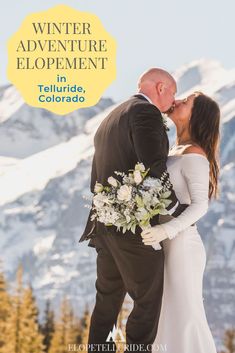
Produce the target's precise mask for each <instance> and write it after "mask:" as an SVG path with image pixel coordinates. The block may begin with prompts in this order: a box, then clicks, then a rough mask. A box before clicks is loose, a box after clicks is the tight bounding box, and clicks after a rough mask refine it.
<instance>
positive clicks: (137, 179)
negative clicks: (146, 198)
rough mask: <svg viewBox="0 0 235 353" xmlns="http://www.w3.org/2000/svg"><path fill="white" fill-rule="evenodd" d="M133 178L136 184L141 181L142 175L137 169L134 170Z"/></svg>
mask: <svg viewBox="0 0 235 353" xmlns="http://www.w3.org/2000/svg"><path fill="white" fill-rule="evenodd" d="M134 180H135V183H136V184H137V185H138V184H140V183H141V181H142V180H143V178H142V175H141V173H140V171H139V170H135V171H134Z"/></svg>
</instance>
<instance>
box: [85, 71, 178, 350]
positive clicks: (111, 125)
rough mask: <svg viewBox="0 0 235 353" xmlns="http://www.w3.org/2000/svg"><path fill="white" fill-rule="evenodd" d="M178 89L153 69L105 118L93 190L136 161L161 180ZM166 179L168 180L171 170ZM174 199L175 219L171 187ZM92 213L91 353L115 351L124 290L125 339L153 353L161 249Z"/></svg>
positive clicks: (99, 132) (99, 136)
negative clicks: (112, 336) (128, 308)
mask: <svg viewBox="0 0 235 353" xmlns="http://www.w3.org/2000/svg"><path fill="white" fill-rule="evenodd" d="M175 93H176V82H175V80H174V79H173V77H172V76H171V75H170V74H169V73H168V72H166V71H164V70H161V69H157V68H153V69H150V70H148V71H147V72H145V73H144V74H143V75H142V76H141V77H140V79H139V82H138V93H137V94H135V95H133V96H132V97H131V98H130V99H129V100H127V101H126V102H124V103H122V104H120V105H119V106H118V107H117V108H115V109H114V110H113V111H112V112H111V113H110V114H109V115H108V116H107V117H106V118H105V119H104V120H103V121H102V123H101V124H100V126H99V128H98V130H97V132H96V135H95V138H94V144H95V155H94V158H93V163H92V173H91V191H92V192H94V186H95V183H96V181H98V182H99V183H101V184H103V185H104V184H107V179H108V177H110V176H115V177H116V175H115V174H114V171H121V172H124V173H127V172H128V170H129V169H133V168H134V166H135V164H136V163H137V162H142V163H143V164H144V166H145V167H146V168H150V174H149V175H150V176H152V177H155V178H161V176H162V174H163V173H164V172H165V171H166V170H167V167H166V161H167V156H168V151H169V141H168V137H167V133H166V128H165V126H164V123H163V118H162V115H161V112H166V111H167V110H169V109H170V108H171V107H173V105H174V101H175V98H174V97H175ZM164 182H166V183H167V182H168V183H169V182H170V181H169V174H168V173H167V175H166V176H165V177H164ZM170 198H171V200H172V202H171V204H170V206H169V207H168V213H169V215H172V216H173V217H176V216H178V215H179V214H180V213H181V212H182V210H183V209H184V208H183V207H182V205H180V204H179V202H178V200H177V198H176V195H175V193H174V190H173V189H172V186H171V197H170ZM91 214H92V211H91V212H90V215H89V218H88V222H87V225H86V228H85V231H84V233H83V235H82V237H81V239H80V240H79V241H80V242H81V241H83V240H88V239H90V242H89V244H88V246H92V247H95V248H96V251H97V280H96V290H97V294H96V304H95V307H94V310H93V313H92V317H91V324H90V332H89V340H88V343H89V344H90V350H89V352H92V351H95V349H97V350H96V351H98V346H99V345H101V344H106V345H107V346H106V347H105V349H103V350H104V351H106V352H108V351H110V352H114V351H115V344H114V343H113V344H110V343H107V342H106V340H107V337H108V335H109V333H110V331H112V330H113V326H114V324H116V321H117V317H118V314H119V311H120V309H121V306H122V303H123V300H124V297H125V295H126V293H128V294H129V295H130V297H131V298H132V299H133V301H134V308H133V310H132V312H131V314H130V315H129V317H128V320H127V324H126V343H127V345H130V346H131V344H141V345H143V346H142V347H144V349H146V350H147V351H149V352H150V351H151V350H150V349H149V344H151V343H153V342H154V339H155V337H156V334H157V328H158V321H159V315H160V309H161V302H162V292H163V270H164V267H163V266H164V254H163V250H162V249H161V250H158V251H156V250H154V249H153V248H152V247H151V246H146V245H144V243H143V242H142V238H141V230H140V228H139V229H137V232H136V234H132V233H131V232H130V231H128V232H126V233H125V234H122V233H121V232H118V231H117V230H116V228H115V227H114V226H112V227H106V226H104V225H103V224H102V223H100V222H97V221H91V220H90V216H91ZM157 223H158V217H155V218H154V219H153V221H152V222H151V224H152V226H153V225H155V224H157ZM162 343H164V342H162ZM96 345H97V346H96ZM96 347H97V348H96ZM100 347H101V346H100ZM147 347H148V349H147ZM101 351H102V349H101Z"/></svg>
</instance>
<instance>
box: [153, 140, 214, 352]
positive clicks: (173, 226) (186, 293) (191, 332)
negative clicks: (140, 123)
mask: <svg viewBox="0 0 235 353" xmlns="http://www.w3.org/2000/svg"><path fill="white" fill-rule="evenodd" d="M188 146H189V145H184V146H182V145H181V146H178V147H177V148H176V147H175V148H173V149H172V150H171V151H170V154H169V158H168V162H167V167H168V171H169V174H170V179H171V182H172V184H173V186H174V190H175V193H176V195H177V197H178V200H179V201H180V203H184V204H190V206H189V207H188V208H187V209H186V210H185V211H184V212H183V213H182V214H181V215H180V216H178V217H177V218H175V219H172V220H170V221H169V222H167V223H164V224H163V225H162V226H163V227H164V229H165V230H166V232H167V233H168V235H169V238H170V239H166V240H164V241H163V249H164V254H165V267H164V290H163V300H162V308H161V314H160V320H159V326H158V333H157V336H156V339H155V342H154V344H153V345H154V346H160V345H162V346H164V347H165V348H166V350H165V351H166V352H167V353H216V347H215V344H214V341H213V337H212V334H211V331H210V328H209V325H208V323H207V318H206V315H205V310H204V305H203V295H202V286H203V273H204V270H205V265H206V252H205V248H204V245H203V243H202V240H201V237H200V234H199V233H198V230H197V226H196V225H194V226H191V224H193V223H195V222H196V221H197V220H198V219H200V218H201V217H202V216H203V215H204V214H205V213H206V211H207V208H208V187H209V162H208V160H207V159H206V157H204V156H202V155H199V154H196V153H186V154H181V153H182V152H183V150H184V149H185V148H186V147H188ZM156 349H157V347H156ZM153 351H154V349H153Z"/></svg>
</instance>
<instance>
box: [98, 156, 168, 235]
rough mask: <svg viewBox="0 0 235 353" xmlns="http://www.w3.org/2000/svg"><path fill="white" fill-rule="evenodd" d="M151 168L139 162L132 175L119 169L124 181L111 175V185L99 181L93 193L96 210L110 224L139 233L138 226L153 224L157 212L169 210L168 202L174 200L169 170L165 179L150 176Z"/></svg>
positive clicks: (165, 212) (163, 177) (109, 181)
mask: <svg viewBox="0 0 235 353" xmlns="http://www.w3.org/2000/svg"><path fill="white" fill-rule="evenodd" d="M148 172H149V169H147V170H146V169H145V166H144V165H143V164H142V163H137V164H136V165H135V169H134V170H132V169H130V170H129V173H128V175H127V174H125V173H121V172H119V171H116V172H115V174H116V175H118V176H120V177H121V178H120V179H121V181H119V180H118V179H116V178H114V177H112V176H110V177H109V178H108V184H109V185H108V186H103V185H102V184H100V183H98V182H96V185H95V190H94V196H93V207H92V209H93V214H92V216H91V219H92V220H94V219H97V220H98V221H99V222H101V223H104V224H105V225H106V226H113V225H114V226H116V227H117V229H118V230H121V231H122V233H125V232H126V231H127V230H130V231H131V232H132V233H134V234H135V230H136V227H137V226H139V227H140V228H141V229H145V228H147V227H150V226H151V224H150V220H151V218H153V217H154V216H156V215H157V214H162V215H164V214H167V210H166V208H167V206H168V205H169V204H170V203H171V200H170V199H169V196H170V194H171V191H170V190H169V189H170V182H168V181H166V182H165V180H167V179H168V178H167V173H163V175H162V177H161V179H156V178H153V177H150V176H148Z"/></svg>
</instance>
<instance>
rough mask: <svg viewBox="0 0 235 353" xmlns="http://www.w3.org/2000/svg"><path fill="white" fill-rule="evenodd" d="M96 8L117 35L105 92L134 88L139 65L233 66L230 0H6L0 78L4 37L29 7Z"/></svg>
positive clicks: (0, 23) (234, 6) (120, 93)
mask: <svg viewBox="0 0 235 353" xmlns="http://www.w3.org/2000/svg"><path fill="white" fill-rule="evenodd" d="M61 3H63V4H66V5H70V6H72V7H74V8H76V9H78V10H81V11H88V12H92V13H95V14H96V15H98V16H99V18H100V19H101V20H102V22H103V24H104V26H105V28H106V30H107V31H108V32H110V34H112V35H113V37H114V38H116V40H117V44H118V48H117V49H118V51H117V54H118V55H117V79H116V81H115V82H113V84H112V85H111V86H110V87H109V88H108V89H107V91H106V92H105V94H104V95H105V96H111V97H112V98H114V99H115V100H119V99H123V98H124V97H128V96H129V95H131V94H132V93H133V92H135V90H136V81H137V79H138V77H139V75H140V73H141V72H142V71H144V70H145V69H147V68H149V67H152V66H160V67H163V68H165V69H167V70H169V71H173V70H174V69H176V68H178V67H179V66H181V65H183V64H185V63H188V62H190V61H192V60H195V59H200V58H207V59H215V60H218V61H220V62H221V63H222V64H223V65H224V66H225V67H226V68H232V67H234V68H235V49H234V32H235V30H234V14H235V1H234V0H223V1H219V0H195V1H190V0H178V1H174V0H170V1H169V0H162V1H158V0H146V1H139V0H118V1H114V0H83V1H77V0H66V1H63V2H59V1H58V0H47V1H41V0H40V1H39V0H33V1H29V0H21V1H16V0H7V1H4V7H3V6H2V7H1V13H0V33H1V43H0V51H1V72H0V75H1V76H0V77H1V80H0V83H1V84H5V83H7V82H8V81H7V78H6V65H7V50H6V43H7V40H8V38H9V36H10V35H11V34H13V33H14V32H15V31H16V30H17V29H18V27H19V25H20V24H21V22H22V20H23V19H24V17H25V16H26V15H27V14H28V13H31V12H36V11H41V10H46V9H47V8H50V7H52V6H54V5H57V4H61Z"/></svg>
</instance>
